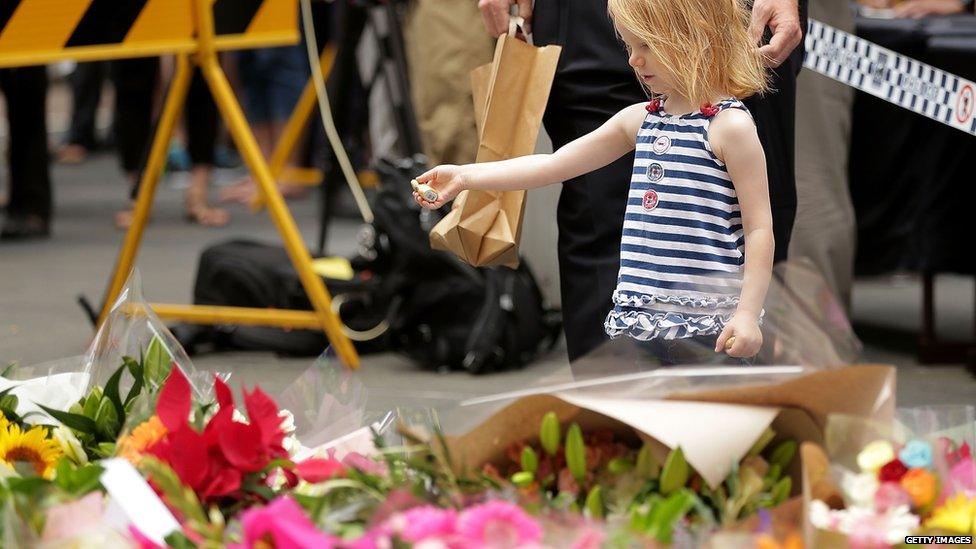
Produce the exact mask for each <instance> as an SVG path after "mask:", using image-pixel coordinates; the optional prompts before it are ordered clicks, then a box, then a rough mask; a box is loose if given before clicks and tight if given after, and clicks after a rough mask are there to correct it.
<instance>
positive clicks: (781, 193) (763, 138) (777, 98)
mask: <svg viewBox="0 0 976 549" xmlns="http://www.w3.org/2000/svg"><path fill="white" fill-rule="evenodd" d="M800 25H801V28H803V29H804V36H805V35H806V28H807V14H806V2H800ZM802 68H803V42H802V40H801V42H800V45H799V46H797V48H796V49H795V50H793V53H792V55H790V57H789V58H787V60H786V61H784V62H783V64H782V65H780V66H779V67H777V68H776V70H775V71H773V78H772V90H773V91H771V92H769V93H766V94H765V95H762V96H753V97H749V98H746V99H745V101H744V103H745V104H746V106H747V107H748V108H749V111H750V112H752V116H753V118H754V119H755V120H756V129H757V130H758V133H759V141H760V142H762V146H763V151H764V152H765V154H766V175H767V178H768V180H769V202H770V206H771V208H772V214H773V238H774V239H775V244H776V250H775V253H774V260H775V261H777V262H778V261H783V260H785V259H786V255H787V252H788V250H789V245H790V235H791V234H792V232H793V222H794V219H795V217H796V175H795V160H794V159H795V150H794V144H795V142H796V141H795V138H794V133H795V117H796V77H797V75H798V74H799V73H800V69H802Z"/></svg>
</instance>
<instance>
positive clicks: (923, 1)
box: [895, 0, 964, 19]
mask: <svg viewBox="0 0 976 549" xmlns="http://www.w3.org/2000/svg"><path fill="white" fill-rule="evenodd" d="M963 11H964V8H963V5H962V2H960V1H959V0H908V1H907V2H902V3H901V4H898V5H897V6H895V17H910V18H912V19H918V18H919V17H925V16H926V15H950V14H953V13H962V12H963Z"/></svg>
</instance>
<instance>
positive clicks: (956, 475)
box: [808, 408, 976, 547]
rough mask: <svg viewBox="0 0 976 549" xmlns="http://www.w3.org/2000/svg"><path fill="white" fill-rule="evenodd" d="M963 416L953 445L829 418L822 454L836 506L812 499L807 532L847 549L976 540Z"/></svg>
mask: <svg viewBox="0 0 976 549" xmlns="http://www.w3.org/2000/svg"><path fill="white" fill-rule="evenodd" d="M917 412H918V410H909V411H903V412H902V415H903V416H904V415H912V416H913V415H915V414H916V413H917ZM968 415H969V417H970V419H969V420H968V423H964V424H962V425H961V426H960V427H962V428H963V429H968V431H969V433H968V435H965V434H964V435H961V436H959V437H958V438H953V437H950V436H944V435H940V434H938V433H936V432H907V433H903V432H899V431H900V430H899V429H894V428H890V426H883V425H870V424H868V423H866V422H865V421H864V420H863V419H852V418H848V417H840V416H838V417H835V418H832V420H831V425H830V427H829V428H828V440H827V441H828V446H829V448H828V452H829V453H830V454H831V456H832V457H833V458H834V463H833V465H832V469H833V471H834V475H833V476H834V478H835V479H836V480H837V481H838V485H839V488H840V492H841V493H842V495H843V505H839V504H838V502H833V505H831V503H828V502H827V501H824V500H822V499H814V500H813V501H811V502H810V505H809V510H808V512H809V520H810V522H811V523H812V525H813V526H815V527H816V528H818V529H820V530H822V531H826V532H834V533H837V534H842V535H844V536H846V538H847V539H848V541H849V543H850V544H851V546H853V547H895V546H900V545H902V544H903V543H904V542H905V538H906V536H912V535H926V534H946V535H976V477H974V473H976V462H974V460H973V456H972V453H971V444H972V429H973V426H974V424H973V421H972V408H968ZM942 427H947V426H945V425H943V426H942ZM941 430H943V431H944V430H945V429H941ZM950 430H951V429H950ZM831 431H833V432H831ZM832 443H833V444H832Z"/></svg>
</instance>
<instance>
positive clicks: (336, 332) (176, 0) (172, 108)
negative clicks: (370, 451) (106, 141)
mask: <svg viewBox="0 0 976 549" xmlns="http://www.w3.org/2000/svg"><path fill="white" fill-rule="evenodd" d="M297 18H298V5H297V2H296V0H0V68H2V67H16V66H24V65H42V64H47V63H51V62H54V61H61V60H76V61H93V60H106V59H121V58H132V57H149V56H157V55H169V54H175V55H176V61H177V63H176V72H175V73H174V75H173V80H172V82H171V83H170V85H169V91H168V93H167V95H166V101H165V103H164V105H163V111H162V113H161V114H160V117H159V120H158V123H157V126H156V133H155V136H154V137H153V141H152V146H151V149H150V151H149V157H148V160H147V161H146V166H145V168H144V169H143V172H142V177H141V180H140V184H139V195H138V197H137V198H136V206H135V211H134V215H133V220H132V225H131V226H130V228H129V231H128V232H127V233H126V235H125V240H124V242H123V244H122V248H121V250H120V251H119V256H118V260H117V262H116V266H115V270H114V272H113V275H112V279H111V281H110V283H109V287H108V291H107V293H106V296H105V302H104V305H103V307H102V312H101V315H100V316H99V325H101V324H102V323H103V322H104V321H105V318H106V317H107V316H108V313H109V311H110V310H111V308H112V305H113V304H114V302H115V300H116V299H117V298H118V296H119V294H120V293H121V291H122V288H123V286H124V284H125V281H126V280H127V278H128V276H129V273H130V272H131V270H132V266H133V264H134V263H135V258H136V255H137V254H138V251H139V246H140V244H141V242H142V236H143V233H144V232H145V229H146V225H147V222H148V219H149V213H150V211H151V209H152V202H153V198H154V197H155V194H156V188H157V186H158V183H159V180H160V176H161V175H162V172H163V167H164V164H165V159H166V152H167V149H168V147H169V142H170V139H171V138H172V134H173V128H174V126H175V125H176V122H177V120H179V118H180V114H181V113H182V111H183V105H184V102H185V100H186V94H187V91H188V89H189V86H190V76H191V73H192V70H193V66H194V65H196V66H197V67H199V68H200V70H201V72H202V74H203V76H204V78H205V79H206V81H207V85H208V87H209V88H210V91H211V93H212V94H213V97H214V100H215V102H216V103H217V107H218V108H219V110H220V113H221V116H222V117H223V119H224V121H225V122H226V124H227V128H228V130H229V131H230V134H231V136H232V137H233V139H234V141H235V143H236V144H237V148H238V151H239V152H240V153H241V156H242V157H243V159H244V162H245V163H246V164H247V167H248V169H249V170H250V172H251V175H252V176H253V178H254V180H255V181H256V182H257V184H258V188H259V189H260V192H261V196H262V198H263V201H264V202H265V203H266V204H267V206H268V212H269V214H270V216H271V219H272V221H273V222H274V224H275V227H276V228H277V229H278V232H279V233H280V234H281V237H282V240H283V242H284V245H285V249H286V250H287V252H288V256H289V258H290V259H291V262H292V264H293V265H294V266H295V270H296V271H297V272H298V275H299V278H300V280H301V282H302V285H303V286H304V288H305V292H306V294H307V295H308V298H309V301H310V302H311V303H312V306H313V308H314V310H313V311H292V310H281V309H250V308H241V307H201V306H196V305H174V304H158V303H154V304H151V306H152V308H153V310H154V311H155V312H156V314H157V315H159V316H160V317H162V318H165V319H169V320H181V321H185V322H193V323H200V324H257V325H267V326H282V327H288V328H311V329H322V330H323V331H324V332H325V334H326V335H327V336H328V338H329V341H330V342H331V343H332V346H333V348H334V349H335V351H336V354H337V355H338V356H339V359H340V360H342V362H343V363H344V364H345V365H346V366H348V367H350V368H356V367H358V366H359V357H358V355H357V354H356V350H355V348H354V347H353V346H352V342H351V341H350V340H349V338H348V337H347V336H346V335H345V333H344V332H343V326H342V323H341V322H340V320H339V318H338V316H337V315H336V313H335V312H334V311H333V310H332V298H331V296H330V295H329V292H328V290H327V289H326V287H325V284H324V283H323V282H322V279H321V278H320V277H319V276H318V275H317V274H316V273H315V271H314V270H313V269H312V258H311V256H310V255H309V252H308V248H306V247H305V242H304V240H302V237H301V234H300V233H299V232H298V227H297V226H296V225H295V219H294V218H293V217H292V215H291V213H290V212H289V211H288V207H287V206H286V205H285V201H284V199H283V198H282V196H281V193H280V192H279V191H278V187H277V185H276V184H275V179H274V177H273V174H272V171H271V169H270V168H269V167H268V163H267V162H266V161H265V158H264V156H263V155H262V154H261V150H260V149H259V148H258V144H257V141H256V140H255V139H254V133H253V132H252V131H251V128H250V126H249V125H248V123H247V120H246V119H245V117H244V112H243V111H242V110H241V106H240V104H239V103H238V101H237V98H236V97H235V96H234V92H233V90H232V89H231V86H230V84H229V83H228V81H227V76H226V75H225V74H224V72H223V70H222V69H221V67H220V63H219V61H218V58H217V52H218V51H222V50H228V49H239V48H257V47H269V46H277V45H283V44H293V43H296V42H298V39H299V34H298V19H297Z"/></svg>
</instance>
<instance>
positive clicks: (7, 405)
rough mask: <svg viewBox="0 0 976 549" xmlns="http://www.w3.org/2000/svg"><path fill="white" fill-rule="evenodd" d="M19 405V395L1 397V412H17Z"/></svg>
mask: <svg viewBox="0 0 976 549" xmlns="http://www.w3.org/2000/svg"><path fill="white" fill-rule="evenodd" d="M18 404H20V400H19V399H18V398H17V395H3V396H0V410H10V411H11V412H16V411H17V405H18ZM4 415H6V414H4ZM7 417H8V418H9V417H10V416H7Z"/></svg>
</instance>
